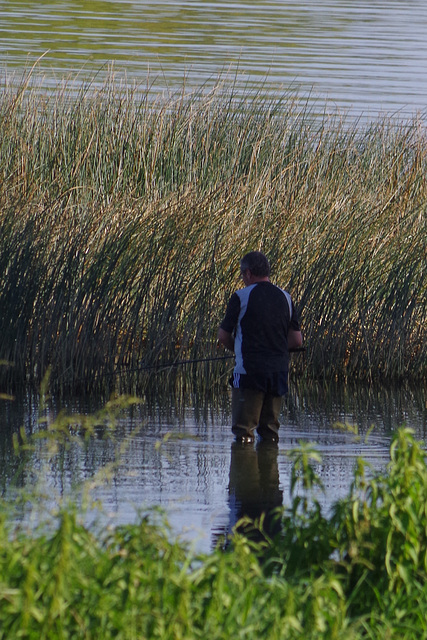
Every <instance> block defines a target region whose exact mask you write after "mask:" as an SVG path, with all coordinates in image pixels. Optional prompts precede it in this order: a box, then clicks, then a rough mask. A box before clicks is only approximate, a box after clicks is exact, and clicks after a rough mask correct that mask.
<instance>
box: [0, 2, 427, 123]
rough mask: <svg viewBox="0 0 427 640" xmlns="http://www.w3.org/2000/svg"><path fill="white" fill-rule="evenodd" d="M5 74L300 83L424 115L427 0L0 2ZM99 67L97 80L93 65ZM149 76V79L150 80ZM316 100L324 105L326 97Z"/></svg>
mask: <svg viewBox="0 0 427 640" xmlns="http://www.w3.org/2000/svg"><path fill="white" fill-rule="evenodd" d="M0 7H1V13H0V51H1V59H2V62H3V65H5V67H6V68H7V69H8V71H9V72H10V71H13V70H15V71H17V72H18V77H19V76H20V74H21V73H22V71H23V69H24V68H25V67H31V65H33V64H34V62H35V61H36V60H37V59H38V58H39V57H40V56H41V55H43V54H45V53H46V55H45V57H44V58H43V59H42V60H40V62H39V64H38V69H40V70H42V71H43V72H44V73H46V74H47V75H46V79H45V83H46V84H47V85H49V84H50V85H56V84H57V83H58V82H60V81H61V79H63V78H64V77H67V76H70V75H74V74H76V73H78V74H79V75H78V78H79V81H84V80H85V79H86V80H87V79H89V78H91V79H92V80H93V81H94V83H95V84H96V83H98V82H102V78H103V77H104V76H105V74H106V67H108V66H109V65H110V64H111V63H114V65H115V66H114V68H115V73H116V76H117V78H118V79H122V80H123V79H124V78H126V82H128V83H130V84H132V83H137V84H141V83H142V84H143V85H144V84H146V83H147V82H148V84H151V83H153V85H154V86H152V87H151V91H152V92H155V91H166V92H169V91H172V92H173V91H176V90H177V89H179V88H181V87H183V86H184V85H185V86H186V87H187V88H191V87H200V86H201V85H203V84H205V83H207V84H208V85H209V84H213V83H215V82H216V80H217V78H218V76H223V75H224V74H229V76H230V77H232V78H234V81H235V90H236V91H240V92H243V93H244V92H247V91H248V88H252V89H253V90H255V91H261V92H267V93H270V94H271V95H274V96H277V95H278V94H280V93H282V92H284V91H286V90H288V89H289V87H294V88H297V89H298V91H299V93H300V95H301V97H304V98H306V99H307V100H308V101H309V102H315V101H320V102H321V103H322V104H323V103H324V101H327V104H328V109H335V108H338V109H340V110H342V111H350V112H351V113H353V114H354V115H358V116H361V115H362V114H365V115H370V116H377V115H378V114H380V113H383V112H385V113H387V114H395V113H398V115H399V116H401V117H402V118H406V117H408V116H410V115H412V114H413V113H415V112H417V111H419V112H424V110H425V108H426V105H427V101H426V97H427V74H426V66H425V59H426V57H427V4H426V3H425V2H423V0H412V1H411V2H409V3H408V2H404V1H403V0H393V1H392V2H390V0H387V1H385V0H370V1H369V2H368V1H359V2H354V0H328V1H326V2H318V1H317V0H305V1H304V2H293V1H292V0H266V1H264V2H251V1H248V0H236V1H235V2H210V1H204V0H187V1H185V2H164V1H162V0H160V1H158V2H155V1H152V0H151V1H150V0H136V1H134V2H128V1H126V0H123V1H110V0H103V1H102V0H99V1H97V2H67V1H64V0H63V1H55V0H51V1H49V2H43V3H38V2H35V1H32V2H25V1H21V0H19V1H18V0H9V1H8V0H5V1H2V2H0ZM95 73H96V74H97V76H96V77H94V74H95ZM147 78H148V80H147ZM319 108H320V106H319Z"/></svg>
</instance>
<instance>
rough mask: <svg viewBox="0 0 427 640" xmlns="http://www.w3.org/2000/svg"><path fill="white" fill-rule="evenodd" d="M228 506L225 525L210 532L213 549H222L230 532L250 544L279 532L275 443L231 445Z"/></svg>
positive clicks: (276, 449) (280, 492) (230, 535)
mask: <svg viewBox="0 0 427 640" xmlns="http://www.w3.org/2000/svg"><path fill="white" fill-rule="evenodd" d="M228 504H229V522H228V525H226V526H225V527H223V528H218V529H217V530H216V531H214V533H213V547H216V546H219V547H221V548H223V549H226V548H227V547H228V546H229V545H230V543H231V541H232V536H233V533H234V532H238V533H243V534H244V535H245V536H246V537H248V538H249V539H250V540H252V541H254V542H262V541H263V540H264V539H265V538H266V536H267V537H270V536H273V535H275V534H277V533H279V529H280V519H279V517H278V513H277V509H278V507H281V506H282V505H283V491H282V490H281V489H280V486H279V466H278V447H277V444H275V443H270V442H263V441H259V442H257V444H256V446H255V447H254V446H253V445H252V444H251V445H248V444H242V443H240V442H233V443H232V445H231V462H230V480H229V485H228ZM261 522H262V526H259V524H258V523H261Z"/></svg>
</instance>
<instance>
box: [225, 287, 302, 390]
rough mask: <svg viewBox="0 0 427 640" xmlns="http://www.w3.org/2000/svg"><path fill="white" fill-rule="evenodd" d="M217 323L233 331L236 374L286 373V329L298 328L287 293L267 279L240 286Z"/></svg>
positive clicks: (294, 312)
mask: <svg viewBox="0 0 427 640" xmlns="http://www.w3.org/2000/svg"><path fill="white" fill-rule="evenodd" d="M220 326H221V329H223V330H224V331H227V332H229V333H233V334H234V352H235V356H236V363H235V367H234V374H235V376H236V374H240V375H245V374H246V375H247V376H248V377H252V376H253V375H254V374H255V375H258V374H261V375H262V374H272V373H279V372H282V373H286V375H287V372H288V368H289V352H288V331H289V329H290V328H291V329H294V330H295V331H299V330H300V325H299V320H298V315H297V312H296V309H295V307H294V304H293V301H292V299H291V296H290V295H289V293H287V292H286V291H284V290H283V289H280V288H279V287H277V286H276V285H274V284H272V283H271V282H269V281H262V282H257V283H255V284H251V285H249V286H248V287H245V288H244V289H240V290H239V291H236V292H235V293H233V295H232V296H231V298H230V301H229V303H228V306H227V311H226V314H225V317H224V320H223V321H222V323H221V325H220ZM237 386H238V385H237Z"/></svg>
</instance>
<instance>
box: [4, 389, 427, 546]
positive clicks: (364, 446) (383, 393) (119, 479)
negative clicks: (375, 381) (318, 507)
mask: <svg viewBox="0 0 427 640" xmlns="http://www.w3.org/2000/svg"><path fill="white" fill-rule="evenodd" d="M66 408H67V410H68V412H69V413H71V412H82V411H83V412H85V413H92V412H93V409H94V403H93V404H92V406H89V404H87V403H82V402H81V401H80V402H77V401H73V402H70V403H68V406H67V407H66ZM58 409H59V407H58V406H56V407H55V406H52V407H51V409H50V411H49V415H50V416H53V415H55V413H57V411H58ZM37 421H38V407H37V403H30V402H28V401H27V402H19V403H11V402H2V403H0V425H2V429H1V432H0V433H1V435H2V437H1V438H0V485H1V489H2V490H5V488H6V487H8V486H9V485H10V480H11V478H12V477H13V476H14V474H15V473H16V471H17V462H16V459H15V457H14V455H13V450H12V434H13V433H16V432H17V429H18V426H19V425H24V426H25V428H26V431H27V433H30V432H32V433H34V432H36V431H37V430H38V428H39V427H38V425H37ZM281 422H282V426H281V439H280V442H279V445H278V447H277V448H273V449H271V448H268V447H267V448H266V447H264V448H263V447H262V446H260V445H259V444H255V445H245V446H242V445H240V446H236V443H234V442H233V436H232V434H231V431H230V406H229V398H228V394H227V392H224V393H223V394H220V395H219V396H218V397H217V398H216V399H211V400H210V401H209V402H203V401H202V403H201V406H199V404H198V403H197V404H194V403H193V404H192V405H190V404H187V405H181V406H175V407H173V406H171V405H170V404H169V405H167V406H166V405H164V406H157V407H151V408H150V409H148V408H147V407H146V406H145V405H142V406H141V407H134V408H132V409H131V410H129V411H127V412H126V413H125V414H124V415H123V416H122V417H121V418H120V420H119V421H118V423H117V426H116V431H115V433H116V435H117V436H118V437H117V443H118V444H119V445H121V444H123V443H124V442H126V441H127V438H128V436H129V434H130V433H132V432H134V431H135V430H137V433H135V435H134V436H133V438H132V440H131V441H130V442H129V446H128V447H127V449H126V450H125V451H124V452H123V453H122V457H121V464H120V465H119V466H118V467H117V468H114V469H113V470H112V472H111V478H110V482H109V483H105V482H104V481H103V480H102V481H101V482H100V484H99V485H97V486H95V488H93V490H92V492H91V496H92V497H93V498H96V499H99V500H100V501H101V502H102V505H103V509H102V513H101V522H102V523H104V524H105V522H106V521H107V522H111V523H125V522H126V523H129V522H134V521H135V519H136V517H137V513H139V512H142V513H145V512H147V510H148V511H149V510H150V509H151V508H153V507H156V506H160V507H161V508H162V509H164V510H165V512H166V514H167V517H168V520H169V522H170V524H171V526H172V533H173V535H174V536H176V535H182V536H183V537H184V539H186V540H188V541H191V542H192V543H194V545H195V547H196V549H197V550H200V551H204V552H209V550H210V549H211V548H212V546H213V544H214V543H215V541H216V539H217V538H218V536H220V535H221V534H224V533H227V532H229V531H230V530H231V527H232V526H233V524H235V522H236V519H237V518H238V516H239V515H241V513H242V510H244V511H247V512H250V513H251V514H252V515H254V514H255V513H256V512H257V510H258V512H259V511H260V510H261V508H265V505H266V504H271V503H272V502H273V503H274V504H276V505H280V504H283V505H286V504H288V505H289V486H290V484H289V483H290V471H291V462H290V459H289V457H288V455H287V454H288V452H289V450H290V449H292V448H294V447H296V446H298V443H299V442H313V443H314V444H315V446H316V448H317V450H318V451H319V452H320V453H321V455H322V463H321V464H318V465H316V468H317V472H318V473H319V475H320V477H321V478H322V480H323V483H324V485H325V495H324V496H323V497H322V498H321V502H322V504H323V505H324V508H325V509H328V508H329V506H330V505H331V504H332V503H333V502H334V501H335V500H337V499H338V498H341V497H343V496H345V495H346V493H347V491H348V488H349V485H350V482H351V480H352V477H353V470H354V466H355V461H356V458H357V457H358V456H362V457H363V458H364V459H365V460H366V461H368V462H370V463H371V464H372V466H373V468H374V469H380V468H384V467H385V465H386V464H387V462H388V460H389V445H390V441H391V437H392V434H393V433H394V432H395V430H396V429H397V428H398V427H400V426H403V425H406V426H408V427H411V428H412V429H414V431H415V434H416V436H417V438H419V439H423V440H424V439H425V437H426V435H427V404H426V392H425V390H423V389H418V390H415V391H414V390H408V389H406V390H402V389H400V390H399V389H395V390H390V389H388V390H385V389H382V390H377V391H374V390H372V389H366V388H357V387H356V388H354V389H349V388H345V387H329V388H326V387H320V386H316V385H314V386H312V387H311V388H308V389H307V388H304V389H300V388H299V387H298V388H295V386H294V388H293V390H292V392H291V394H290V396H289V398H288V401H287V403H286V404H285V406H284V408H283V413H282V417H281ZM337 422H341V423H346V424H349V425H357V426H358V428H359V432H360V437H359V438H356V437H355V436H354V435H352V434H351V433H348V432H346V431H343V430H341V429H339V428H336V426H334V425H335V424H336V423H337ZM371 427H372V432H371V433H370V435H369V436H368V437H367V438H366V435H367V433H368V431H369V429H370V428H371ZM116 446H117V445H116V444H114V443H113V442H112V441H111V440H105V439H102V438H101V437H100V438H98V439H96V438H95V439H93V440H91V442H90V444H89V445H88V446H86V447H83V448H81V447H77V446H75V447H71V448H70V449H69V450H68V451H66V452H63V453H61V454H59V455H57V456H55V457H53V458H48V456H47V451H46V445H45V444H39V445H38V447H37V448H36V451H35V452H34V453H33V454H32V455H31V456H30V457H29V458H28V459H27V462H26V464H25V466H24V469H23V470H21V472H20V473H19V474H18V476H17V477H18V484H19V485H20V486H23V487H27V488H33V487H34V483H35V482H36V480H37V479H41V482H42V488H44V489H46V488H47V493H48V495H49V500H48V507H51V506H53V505H54V504H55V503H56V501H57V500H58V499H59V498H60V497H61V496H64V495H66V494H68V493H69V491H70V488H71V487H72V486H77V487H79V488H81V487H82V486H83V484H84V483H85V482H92V484H93V478H94V477H95V474H96V472H99V470H100V469H102V468H104V467H105V465H107V464H108V463H110V462H112V461H113V460H114V458H115V451H116ZM101 479H102V476H101ZM9 490H10V489H9ZM99 515H100V514H99V513H98V512H96V511H89V515H88V518H89V520H91V519H95V517H96V516H99Z"/></svg>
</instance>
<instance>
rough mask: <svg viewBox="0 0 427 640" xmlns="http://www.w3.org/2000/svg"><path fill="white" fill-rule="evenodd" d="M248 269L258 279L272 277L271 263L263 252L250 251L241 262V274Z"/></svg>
mask: <svg viewBox="0 0 427 640" xmlns="http://www.w3.org/2000/svg"><path fill="white" fill-rule="evenodd" d="M247 269H249V271H250V272H251V274H252V275H253V276H256V277H257V278H269V277H270V263H269V261H268V259H267V257H266V256H265V255H264V254H263V253H261V251H250V252H249V253H247V254H246V255H245V256H243V258H242V259H241V260H240V272H241V273H242V274H243V273H244V272H245V271H246V270H247Z"/></svg>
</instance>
